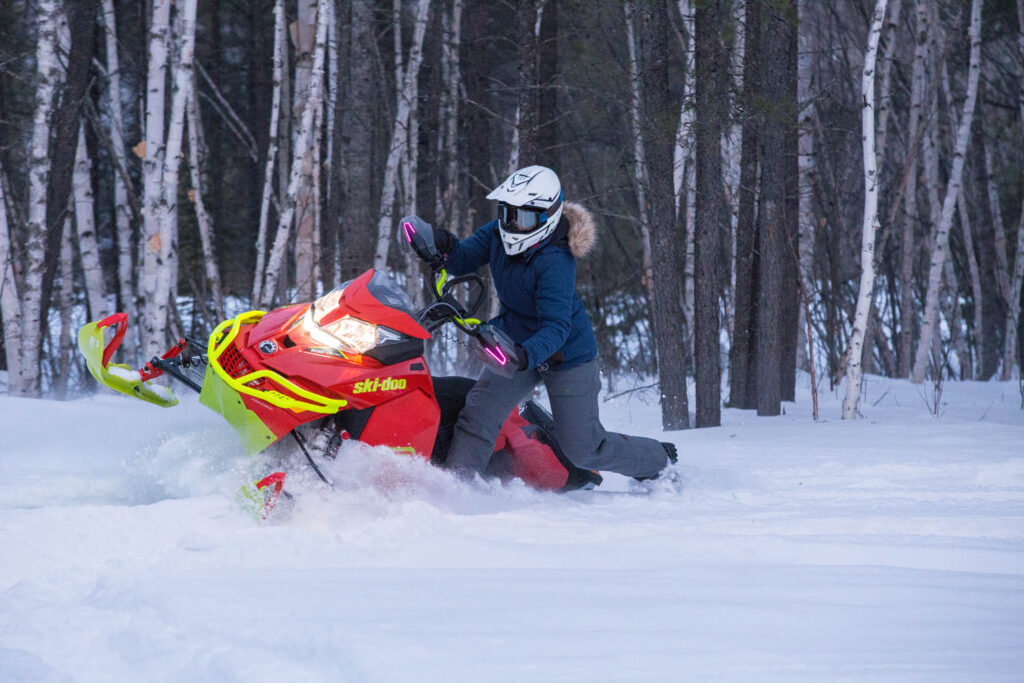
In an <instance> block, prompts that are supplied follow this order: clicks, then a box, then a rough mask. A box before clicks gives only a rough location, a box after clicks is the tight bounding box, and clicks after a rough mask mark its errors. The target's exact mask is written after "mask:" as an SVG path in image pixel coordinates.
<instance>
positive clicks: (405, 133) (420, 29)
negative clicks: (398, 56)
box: [373, 0, 430, 270]
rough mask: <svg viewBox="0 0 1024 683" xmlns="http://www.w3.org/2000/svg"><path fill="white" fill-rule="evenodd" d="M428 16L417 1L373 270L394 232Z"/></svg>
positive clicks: (382, 261) (424, 2) (425, 4)
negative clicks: (400, 164) (395, 207)
mask: <svg viewBox="0 0 1024 683" xmlns="http://www.w3.org/2000/svg"><path fill="white" fill-rule="evenodd" d="M429 13H430V0H419V2H418V4H417V8H416V24H415V27H414V28H413V39H412V46H411V47H410V48H409V57H408V59H407V61H406V64H405V67H404V69H403V74H402V76H403V80H402V89H401V93H400V96H399V97H398V101H397V102H396V103H395V120H394V124H393V125H392V127H391V144H390V145H389V147H388V156H387V160H386V161H385V162H384V184H383V188H382V189H381V195H380V212H379V219H378V221H377V249H376V253H375V254H374V258H373V267H374V268H376V269H377V270H382V269H383V268H385V267H386V266H387V261H388V247H389V246H390V244H391V237H392V235H393V233H394V225H393V223H394V205H395V193H396V191H397V184H398V171H399V163H400V162H401V159H402V156H403V155H404V154H405V147H406V145H407V144H408V140H409V116H410V112H411V110H412V107H413V99H414V97H415V94H416V88H417V86H416V79H418V78H419V72H420V64H421V63H422V62H423V37H424V35H425V34H426V31H427V17H428V16H429Z"/></svg>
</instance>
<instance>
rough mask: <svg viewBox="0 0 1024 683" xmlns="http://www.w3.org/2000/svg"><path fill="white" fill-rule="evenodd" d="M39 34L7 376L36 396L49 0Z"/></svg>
mask: <svg viewBox="0 0 1024 683" xmlns="http://www.w3.org/2000/svg"><path fill="white" fill-rule="evenodd" d="M36 25H37V26H38V31H39V38H38V42H37V44H36V74H37V81H36V87H35V104H34V114H33V121H32V139H31V141H30V143H29V160H28V176H29V177H28V186H29V204H28V224H27V225H26V226H25V227H26V231H25V232H26V242H25V254H26V262H25V276H24V285H23V288H22V290H21V292H19V294H20V295H21V304H22V306H21V323H22V330H21V332H22V334H21V340H20V344H19V346H20V348H21V361H20V364H19V369H20V375H19V376H17V377H9V380H10V383H11V384H10V386H11V393H12V394H13V395H20V396H25V397H31V398H35V397H38V396H39V395H40V391H41V378H40V368H39V361H40V351H41V348H42V316H43V311H42V310H41V303H42V286H43V272H44V270H45V264H44V260H45V252H46V208H47V207H46V191H47V185H48V183H49V177H50V159H49V152H50V126H51V122H52V119H53V113H54V97H55V95H56V92H57V87H58V86H59V84H60V79H61V75H60V74H61V67H60V64H59V62H58V59H57V31H58V9H57V5H56V3H55V2H54V1H53V0H40V2H39V3H38V5H37V19H36Z"/></svg>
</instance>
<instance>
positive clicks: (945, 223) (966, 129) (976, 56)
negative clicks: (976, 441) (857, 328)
mask: <svg viewBox="0 0 1024 683" xmlns="http://www.w3.org/2000/svg"><path fill="white" fill-rule="evenodd" d="M969 36H970V41H971V59H970V67H969V69H968V75H967V97H966V100H965V101H964V111H963V116H962V117H961V120H960V125H959V127H958V129H957V135H956V142H955V146H954V149H953V165H952V168H951V169H950V174H949V182H948V185H947V188H946V196H945V198H944V199H943V203H942V214H941V215H940V217H939V223H938V225H937V226H936V230H935V243H934V244H933V245H932V255H931V265H930V266H929V269H928V293H927V295H926V297H925V308H924V319H923V321H922V324H921V339H920V340H919V341H918V346H917V353H916V356H915V360H914V371H913V376H912V379H913V381H914V383H915V384H920V383H921V382H923V381H924V377H925V372H926V371H927V369H928V355H929V351H930V348H931V344H932V336H933V335H934V334H935V328H936V326H937V322H938V303H939V286H940V284H941V279H942V268H943V263H944V262H945V260H946V250H947V247H948V244H949V229H950V226H951V225H952V222H953V211H954V210H955V208H956V200H957V195H958V194H959V193H960V183H961V179H962V176H963V169H964V158H965V156H966V152H967V143H968V141H969V139H970V132H971V122H972V121H973V119H974V106H975V103H976V101H977V95H978V78H979V74H980V72H981V0H973V1H972V3H971V27H970V30H969Z"/></svg>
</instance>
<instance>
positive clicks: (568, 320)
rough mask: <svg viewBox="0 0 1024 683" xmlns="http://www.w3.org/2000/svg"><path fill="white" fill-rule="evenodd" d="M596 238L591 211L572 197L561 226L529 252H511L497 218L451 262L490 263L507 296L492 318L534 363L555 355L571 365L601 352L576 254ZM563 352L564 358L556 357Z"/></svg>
mask: <svg viewBox="0 0 1024 683" xmlns="http://www.w3.org/2000/svg"><path fill="white" fill-rule="evenodd" d="M594 239H595V238H594V227H593V218H592V217H591V216H590V213H589V212H588V211H587V210H586V209H584V208H583V207H581V206H579V205H577V204H571V203H567V204H565V209H564V210H563V215H562V220H561V221H560V223H559V226H558V229H556V230H555V232H554V233H553V234H552V235H551V237H549V238H548V239H547V240H545V241H544V242H541V243H540V244H539V245H538V246H536V247H534V248H533V249H530V250H529V251H527V252H526V253H524V254H520V255H518V256H509V255H508V254H506V253H505V249H504V247H503V246H502V243H501V235H500V234H499V232H498V221H496V220H494V221H491V222H490V223H488V224H486V225H483V226H481V227H479V228H477V230H476V232H474V233H473V234H472V235H470V236H469V237H467V238H466V239H464V240H462V241H461V242H459V244H458V246H456V247H455V248H454V249H453V250H452V251H451V253H449V254H448V256H447V258H446V260H445V267H446V268H447V270H448V272H449V273H451V274H452V275H463V274H466V273H470V272H473V271H474V270H476V269H477V268H479V267H481V266H483V265H484V264H485V263H486V264H488V265H490V267H491V278H492V280H493V281H494V288H495V290H496V291H497V293H498V299H499V301H500V302H501V310H500V312H499V313H498V315H497V317H495V318H493V319H492V320H491V321H490V322H491V323H492V324H494V325H495V326H496V327H500V328H501V329H502V330H503V331H505V332H506V333H507V334H508V335H509V336H510V337H511V338H512V339H513V340H514V341H515V342H516V343H518V344H520V345H522V347H523V348H524V349H526V353H527V355H528V357H529V362H528V367H529V368H535V367H537V366H538V365H540V364H541V363H543V362H545V361H548V360H551V361H552V362H551V364H550V367H551V368H552V369H565V370H567V369H569V368H572V367H575V366H577V365H580V364H582V363H586V362H587V361H589V360H592V359H593V358H594V357H595V356H597V342H596V341H595V340H594V330H593V327H592V326H591V324H590V318H589V317H587V313H586V311H585V310H583V302H582V301H580V297H579V295H578V294H576V257H575V256H574V254H576V255H580V256H582V255H584V254H586V253H587V252H588V251H589V250H590V248H591V247H592V245H593V242H594ZM559 352H561V353H562V359H561V362H560V363H558V362H557V357H556V358H552V357H553V356H555V355H556V354H557V353H559Z"/></svg>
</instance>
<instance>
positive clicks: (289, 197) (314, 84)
mask: <svg viewBox="0 0 1024 683" xmlns="http://www.w3.org/2000/svg"><path fill="white" fill-rule="evenodd" d="M327 1H328V0H320V1H319V5H318V12H319V16H324V15H325V14H326V11H325V10H324V4H325V2H327ZM326 42H327V22H324V21H318V22H317V29H316V42H315V45H316V47H315V48H314V50H313V70H312V72H311V75H310V78H309V82H308V84H307V90H308V91H309V92H308V93H307V96H306V104H305V107H304V108H303V110H302V118H301V120H300V123H299V129H298V132H297V133H296V135H295V144H294V145H293V152H292V164H291V173H290V174H289V177H288V190H287V193H286V195H285V200H284V201H283V202H282V203H281V214H280V216H279V217H278V221H277V234H276V235H275V237H274V245H273V247H272V249H271V251H270V255H269V257H268V259H267V268H266V273H265V274H264V279H263V287H262V296H261V298H260V300H259V301H260V302H261V305H262V306H263V307H268V306H270V305H271V304H272V303H273V302H274V297H275V296H276V295H277V283H278V278H279V275H280V272H281V266H282V263H283V262H284V254H285V247H286V246H287V245H288V239H289V237H290V236H291V224H292V220H293V219H294V218H295V212H296V208H297V204H298V195H299V190H300V188H301V186H302V184H303V182H305V179H306V178H308V175H307V174H306V172H305V171H304V169H303V163H302V161H303V160H304V159H305V158H306V155H307V154H308V152H309V149H310V146H311V145H312V144H313V127H314V125H315V123H316V112H317V110H318V108H319V104H320V100H321V99H322V98H323V81H324V53H325V50H324V43H326Z"/></svg>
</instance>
